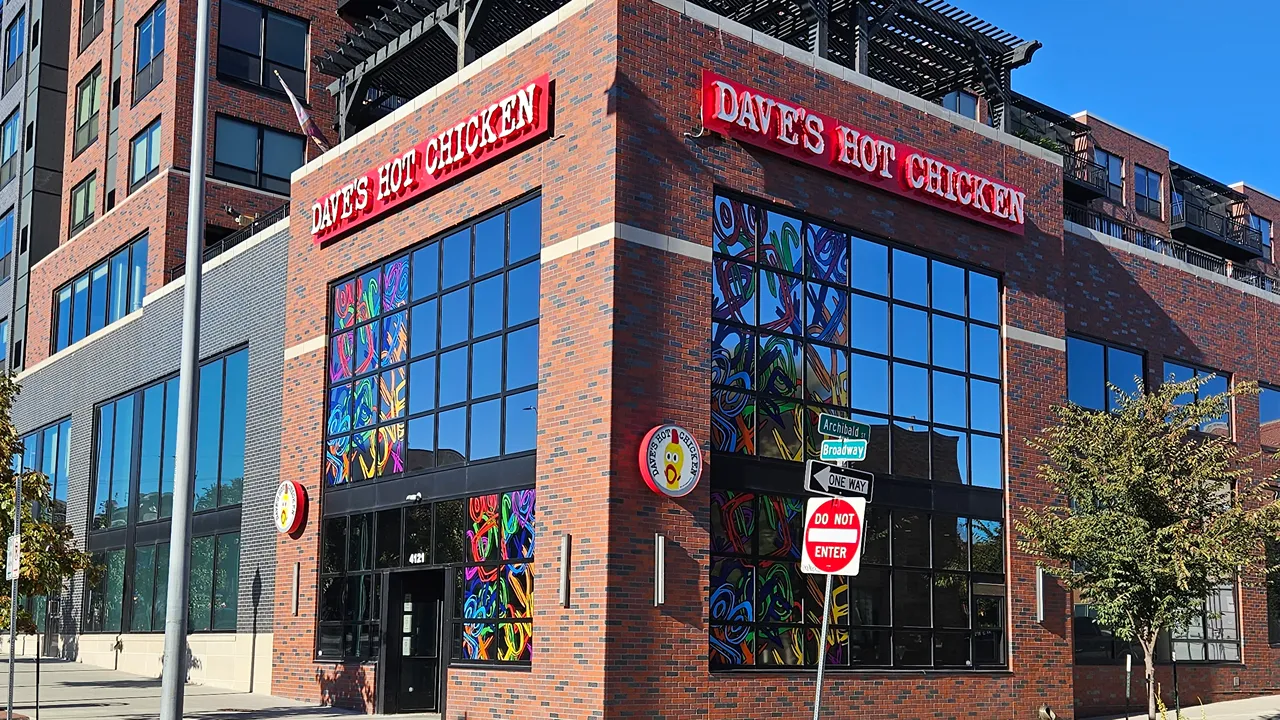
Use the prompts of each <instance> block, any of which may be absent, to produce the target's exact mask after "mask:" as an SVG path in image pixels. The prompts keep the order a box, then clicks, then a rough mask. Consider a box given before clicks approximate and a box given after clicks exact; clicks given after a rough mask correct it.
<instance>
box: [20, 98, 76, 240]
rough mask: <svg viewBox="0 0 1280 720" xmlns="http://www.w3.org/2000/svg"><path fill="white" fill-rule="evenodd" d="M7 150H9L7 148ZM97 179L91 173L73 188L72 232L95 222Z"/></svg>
mask: <svg viewBox="0 0 1280 720" xmlns="http://www.w3.org/2000/svg"><path fill="white" fill-rule="evenodd" d="M8 127H9V123H8V121H6V122H5V130H4V138H5V140H4V145H5V147H6V148H7V147H8V137H9V130H8ZM13 142H14V148H15V150H14V152H17V149H16V148H17V142H18V141H17V124H16V120H15V124H14V141H13ZM6 152H7V150H6ZM96 193H97V179H96V176H95V175H93V174H92V173H90V175H89V177H87V178H85V179H84V180H83V181H81V182H80V184H78V185H76V186H75V187H73V188H71V232H72V233H73V234H74V233H76V232H79V231H80V230H83V229H85V228H86V227H88V226H89V224H90V223H92V222H93V209H94V203H95V202H97V198H96Z"/></svg>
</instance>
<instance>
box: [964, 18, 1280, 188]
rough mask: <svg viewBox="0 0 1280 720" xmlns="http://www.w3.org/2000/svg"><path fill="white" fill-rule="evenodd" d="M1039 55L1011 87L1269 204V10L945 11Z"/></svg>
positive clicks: (1273, 97) (1279, 103)
mask: <svg viewBox="0 0 1280 720" xmlns="http://www.w3.org/2000/svg"><path fill="white" fill-rule="evenodd" d="M951 3H952V4H953V5H956V6H957V7H959V8H961V9H963V10H966V11H968V12H970V13H972V14H974V15H977V16H978V17H980V18H982V19H984V20H987V21H988V22H991V23H994V24H996V25H998V26H1000V27H1001V28H1003V29H1005V30H1008V31H1009V32H1011V33H1014V34H1015V35H1018V36H1020V37H1022V38H1024V39H1027V40H1039V41H1040V42H1041V43H1043V44H1044V47H1042V48H1040V50H1038V51H1037V52H1036V54H1035V57H1034V58H1033V59H1032V61H1031V64H1030V65H1028V66H1026V67H1023V68H1021V69H1018V70H1015V71H1014V72H1013V87H1014V89H1016V90H1018V91H1019V92H1022V93H1023V94H1025V95H1029V96H1031V97H1034V98H1035V99H1037V100H1039V101H1040V102H1043V103H1045V104H1047V105H1050V106H1052V107H1055V108H1057V109H1059V110H1063V111H1065V112H1067V113H1070V114H1074V113H1076V112H1078V111H1080V110H1089V111H1090V112H1093V113H1096V114H1097V115H1098V116H1099V117H1103V118H1106V119H1107V120H1108V121H1110V122H1113V123H1116V124H1118V125H1120V126H1121V127H1124V128H1125V129H1127V130H1131V131H1133V132H1135V133H1137V134H1139V135H1142V136H1144V137H1147V138H1150V139H1151V140H1154V141H1156V142H1158V143H1160V144H1161V145H1164V146H1166V147H1168V148H1169V153H1170V156H1171V157H1172V158H1173V159H1174V160H1175V161H1177V162H1179V163H1181V164H1183V165H1186V166H1188V167H1191V168H1194V169H1195V170H1198V171H1199V172H1202V173H1204V174H1206V175H1208V176H1209V177H1212V178H1214V179H1216V180H1221V181H1223V182H1226V183H1234V182H1237V181H1239V180H1244V181H1245V182H1247V183H1249V184H1250V185H1253V186H1255V187H1258V188H1260V189H1262V190H1265V191H1267V192H1268V193H1270V194H1272V195H1275V196H1277V197H1280V141H1278V140H1277V134H1278V133H1277V130H1278V129H1280V53H1278V52H1277V50H1276V47H1277V45H1276V43H1277V39H1278V38H1277V32H1278V31H1280V2H1274V0H1234V2H1233V1H1230V0H1197V1H1195V2H1191V1H1189V0H1163V1H1157V0H1070V1H1069V2H1066V3H1053V2H1036V1H1031V2H1028V1H1026V0H951Z"/></svg>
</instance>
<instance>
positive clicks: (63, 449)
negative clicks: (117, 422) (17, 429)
mask: <svg viewBox="0 0 1280 720" xmlns="http://www.w3.org/2000/svg"><path fill="white" fill-rule="evenodd" d="M3 322H4V323H6V325H7V323H8V322H9V320H8V318H6V319H5V320H4V321H3ZM4 339H5V341H6V344H7V340H8V335H7V332H6V335H5V338H4ZM50 431H56V432H55V433H54V434H55V435H56V442H57V446H56V449H55V450H54V456H53V460H52V463H50V460H49V457H48V454H47V453H48V450H49V444H48V443H47V442H46V440H47V437H48V434H49V432H50ZM70 435H71V416H70V415H67V416H66V417H63V418H59V419H58V420H54V421H53V422H51V423H46V424H44V425H41V426H40V427H38V428H36V429H34V430H31V431H30V432H26V433H23V434H22V436H21V437H20V438H19V440H20V441H21V442H22V453H21V454H15V455H14V458H13V470H14V471H15V472H18V471H25V472H42V473H44V475H45V477H47V478H48V479H49V485H50V488H49V494H50V496H51V497H52V498H53V501H54V503H55V505H56V506H55V507H54V508H53V510H52V512H51V513H49V517H50V518H51V519H52V521H53V522H54V523H56V524H64V523H65V522H66V519H67V495H68V492H67V490H68V488H67V483H68V481H69V479H70V469H69V468H70V457H71V455H70ZM28 461H29V462H28ZM50 469H52V470H53V472H49V471H50ZM59 480H61V483H59ZM59 501H60V505H58V503H59Z"/></svg>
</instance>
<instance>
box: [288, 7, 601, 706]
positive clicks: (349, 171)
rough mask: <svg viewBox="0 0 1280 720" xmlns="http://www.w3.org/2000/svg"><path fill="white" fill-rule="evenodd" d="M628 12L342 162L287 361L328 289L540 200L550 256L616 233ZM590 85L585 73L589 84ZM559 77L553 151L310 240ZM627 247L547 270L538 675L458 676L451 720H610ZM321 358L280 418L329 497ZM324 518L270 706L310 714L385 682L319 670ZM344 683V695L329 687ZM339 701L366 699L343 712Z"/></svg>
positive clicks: (293, 380) (313, 525) (308, 264)
mask: <svg viewBox="0 0 1280 720" xmlns="http://www.w3.org/2000/svg"><path fill="white" fill-rule="evenodd" d="M616 12H617V11H616V8H615V7H614V6H613V5H612V4H611V3H609V2H597V3H595V4H594V5H592V6H590V7H589V8H588V9H587V10H586V11H585V12H584V13H582V14H581V15H580V16H577V17H574V18H572V19H570V20H566V21H565V22H563V23H561V24H560V25H559V26H558V27H557V28H556V29H555V30H553V31H552V32H550V33H548V34H546V35H544V36H542V37H540V38H539V39H538V41H537V42H536V43H534V44H533V45H530V46H527V47H525V48H523V49H521V50H519V51H517V52H516V53H514V54H513V55H511V56H509V57H508V58H506V59H505V60H503V61H501V62H499V63H498V64H496V65H494V66H492V67H487V68H485V69H484V70H483V71H482V72H480V73H478V74H477V75H476V76H475V77H473V78H471V79H470V80H469V81H467V82H465V83H463V84H461V85H459V86H458V87H456V88H454V89H453V90H451V91H449V92H447V93H445V94H444V95H443V96H442V97H440V98H439V99H437V100H436V101H435V102H433V103H431V104H430V105H429V106H427V107H425V108H422V109H421V110H419V111H417V112H416V113H415V114H413V115H412V116H411V117H410V118H408V119H406V120H404V121H402V122H400V123H398V124H397V125H395V126H393V127H391V128H390V129H388V130H387V131H385V132H383V133H381V134H380V135H378V136H377V137H376V138H374V139H372V140H369V141H367V142H365V143H363V144H361V145H359V146H356V147H355V148H353V149H350V150H348V151H346V152H344V153H343V154H341V155H339V156H336V157H335V158H334V159H332V160H331V161H329V162H328V163H327V164H325V165H323V166H322V167H320V168H319V169H318V170H316V171H314V172H312V173H310V174H309V175H307V176H305V177H304V178H302V179H300V180H299V181H298V182H296V183H294V186H293V217H292V219H291V227H292V231H293V239H292V241H291V251H290V255H291V257H290V263H289V276H288V280H287V281H288V283H289V288H290V292H289V295H288V298H289V299H288V306H287V308H286V314H287V318H288V321H287V326H286V327H285V329H284V341H285V346H286V347H291V346H294V345H296V344H298V343H301V342H303V341H307V340H310V339H312V338H318V337H323V336H324V333H325V321H326V312H327V287H328V282H329V281H330V280H332V279H335V278H337V277H340V276H343V275H346V274H347V273H349V272H351V271H353V270H355V269H356V268H359V267H361V266H363V265H365V264H368V263H371V262H373V261H376V260H377V259H379V258H382V257H385V256H387V255H389V254H391V253H393V252H396V251H397V250H399V249H401V248H404V247H407V246H409V245H412V244H415V243H417V242H420V241H422V240H424V239H426V238H428V237H430V236H432V235H434V234H436V233H439V232H441V231H443V230H445V229H447V228H449V227H451V226H453V225H456V224H458V223H460V222H462V221H464V220H466V219H467V218H470V217H473V216H475V215H477V214H479V213H481V212H484V211H485V210H487V209H489V208H492V207H494V206H497V205H499V204H502V203H504V202H506V201H509V200H512V199H514V198H516V197H518V196H520V195H522V194H524V193H527V192H529V191H530V190H534V189H538V188H540V189H541V193H542V232H543V244H544V246H547V245H553V244H555V243H557V242H559V241H561V240H565V239H568V238H572V237H575V236H577V235H579V234H581V233H583V232H584V231H586V230H589V229H591V228H593V227H596V226H599V225H602V224H606V223H608V222H610V221H611V220H612V219H613V204H614V188H613V186H612V178H613V176H614V164H615V156H614V154H613V151H614V146H615V142H614V123H615V117H614V114H613V112H612V111H611V102H612V100H613V96H612V94H611V93H612V86H613V77H612V73H611V72H610V71H609V70H608V69H609V68H610V67H612V65H613V63H614V61H615V57H616V40H615V37H614V31H615V28H616V24H617V23H616ZM587 68H591V69H592V70H591V71H590V72H587V71H586V69H587ZM544 72H550V73H551V77H552V81H553V82H554V93H555V97H554V105H555V118H554V132H555V136H554V138H552V139H548V140H545V141H543V142H542V143H540V144H538V145H536V146H534V147H532V148H530V149H527V150H525V151H523V152H521V153H519V154H518V155H516V156H514V157H512V158H509V159H507V160H506V161H504V162H502V163H500V164H499V165H497V166H494V167H489V168H486V169H483V170H480V171H478V172H476V173H475V174H474V175H472V176H470V177H469V178H467V179H466V180H464V181H462V182H460V183H458V184H454V185H452V186H450V187H447V188H446V189H444V190H442V191H440V192H437V193H435V194H433V195H431V196H430V197H428V198H426V199H425V200H423V201H421V202H418V203H416V204H414V205H412V206H411V207H408V208H404V209H401V210H400V211H399V212H397V213H395V214H393V215H391V216H389V217H387V218H385V219H384V220H382V221H381V222H378V223H376V224H374V225H372V226H370V227H368V228H366V229H364V230H362V231H360V232H358V233H355V234H353V235H351V236H348V237H346V238H342V239H339V240H337V241H335V242H332V243H330V244H329V245H327V246H325V247H323V248H317V247H315V246H314V245H313V244H312V242H311V239H310V218H311V213H310V208H311V202H312V200H313V199H314V198H316V197H318V196H320V195H323V194H326V193H328V192H330V191H332V190H333V189H335V188H337V187H339V186H340V185H342V184H343V183H344V182H346V181H347V180H348V179H349V178H351V177H354V176H355V175H357V174H361V173H364V172H366V171H368V170H369V169H371V168H373V167H375V166H376V165H377V164H380V163H381V162H383V161H384V160H385V159H386V158H388V157H389V156H391V155H392V154H393V153H395V152H397V151H401V150H403V149H404V148H406V147H409V146H411V145H413V144H415V143H417V142H420V141H421V139H422V138H423V137H425V136H427V135H428V134H429V133H431V132H433V131H438V130H439V129H441V128H443V127H445V126H446V125H451V124H453V123H455V122H457V121H459V120H461V119H465V118H466V117H467V116H468V115H470V114H471V113H472V112H474V111H476V110H478V109H482V108H484V107H486V106H487V105H488V104H489V103H491V102H492V101H493V100H495V99H496V98H498V97H500V96H502V95H503V94H505V93H506V92H508V91H509V90H510V89H511V88H513V87H515V86H516V84H517V83H519V82H520V81H521V80H522V79H525V80H528V79H532V78H534V77H536V76H538V75H540V74H542V73H544ZM614 251H615V248H614V245H613V244H611V243H603V244H599V245H596V246H594V247H592V248H590V249H587V250H583V251H581V252H577V253H574V254H571V255H567V256H565V257H562V258H560V259H558V260H556V261H554V262H547V263H544V264H543V266H542V292H543V298H542V307H541V328H542V330H541V333H540V335H541V338H542V347H541V365H542V377H541V382H540V388H539V391H540V395H539V401H538V408H539V412H538V419H539V425H540V428H539V448H540V450H539V453H538V463H537V470H536V472H537V489H538V508H537V530H536V532H537V548H538V549H537V551H536V553H535V555H536V561H535V566H534V575H535V577H539V578H543V579H541V580H538V587H539V588H542V589H541V590H539V597H540V598H542V599H541V600H540V601H539V602H537V603H536V604H535V608H536V611H535V613H536V614H535V619H534V655H533V657H534V660H533V667H532V671H531V672H518V671H503V670H495V671H478V670H462V669H455V670H453V671H451V672H450V675H449V683H448V703H449V715H448V717H450V718H458V717H463V716H464V715H465V716H467V717H471V718H477V717H483V718H488V717H522V718H524V717H547V718H550V717H560V718H575V719H577V718H588V717H601V716H603V714H604V713H605V701H604V696H603V686H604V682H605V637H606V632H607V629H606V627H605V620H606V613H607V610H606V595H605V588H606V583H607V582H608V580H609V577H608V575H607V571H608V567H609V566H608V557H609V556H608V553H609V552H610V548H609V542H610V538H609V536H608V532H607V530H606V528H607V526H608V518H609V516H610V514H611V513H612V512H614V509H613V507H612V506H611V504H610V503H609V502H608V500H607V498H608V497H609V486H610V483H611V482H612V478H611V473H610V468H609V462H608V458H609V453H610V449H611V433H610V427H611V424H610V412H611V411H610V402H611V400H610V393H611V389H610V388H611V379H610V369H611V365H612V361H613V353H614V349H613V347H612V339H613V331H612V326H613V322H614V321H613V311H612V307H613V303H614V298H613V295H614V292H615V284H614V280H615V261H614ZM324 359H325V351H324V350H317V351H314V352H309V353H306V354H303V355H300V356H298V357H296V358H295V359H292V360H289V361H287V362H286V366H285V371H284V406H285V414H286V416H287V417H290V418H293V419H295V422H292V423H290V426H289V427H288V428H286V430H285V432H284V435H283V437H282V438H281V461H282V464H281V473H282V475H283V476H284V477H292V478H295V479H297V480H298V481H300V482H302V483H303V484H304V485H305V486H306V488H307V491H308V493H309V494H310V496H311V497H312V498H313V499H314V500H317V501H318V502H317V508H318V506H319V505H321V504H323V500H322V496H321V490H320V486H319V484H320V469H321V428H322V426H323V415H324V411H323V407H322V405H323V397H322V388H323V383H324ZM319 517H320V511H319V509H316V510H314V511H313V512H312V513H311V517H310V518H309V520H308V522H307V524H306V526H305V528H304V529H303V530H302V531H301V533H300V534H299V535H298V536H297V537H281V538H280V541H279V544H278V546H277V550H278V555H277V558H278V566H277V577H280V578H285V577H292V575H291V573H292V567H293V563H294V562H300V563H302V593H301V598H300V608H302V613H301V614H300V616H299V617H293V616H292V615H291V614H290V612H289V608H290V597H289V594H288V593H289V591H290V588H289V587H288V583H286V582H281V583H278V585H277V597H276V608H277V609H276V626H275V654H274V664H273V673H274V678H273V684H272V692H273V693H275V694H277V695H283V696H287V697H294V698H298V699H301V700H307V701H312V702H316V701H325V702H337V703H339V704H348V705H350V704H355V705H364V706H365V707H366V708H367V707H369V706H370V705H371V702H372V695H371V694H369V693H368V689H369V688H372V686H373V683H372V680H373V677H374V666H372V665H368V666H363V667H362V666H357V665H349V666H335V665H332V664H321V663H316V662H314V661H313V658H314V652H315V625H314V622H315V612H316V563H317V557H316V556H317V552H318V549H319V540H318V528H319V522H318V520H317V519H318V518H319ZM566 532H567V533H572V535H573V586H572V587H573V589H572V608H571V609H568V610H566V609H563V608H560V607H558V606H556V605H555V604H554V601H553V600H552V598H553V597H554V595H553V593H554V587H555V581H554V578H555V577H556V575H557V573H558V560H557V555H558V554H559V553H558V546H559V535H560V534H561V533H566ZM334 676H337V677H338V680H337V681H334V680H333V679H332V678H333V677H334ZM335 687H341V688H345V689H347V690H351V689H356V690H360V691H361V692H363V693H364V694H363V695H358V694H352V693H351V692H347V693H346V694H345V695H341V696H340V695H338V693H337V692H336V691H335V690H334V688H335Z"/></svg>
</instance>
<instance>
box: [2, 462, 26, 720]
mask: <svg viewBox="0 0 1280 720" xmlns="http://www.w3.org/2000/svg"><path fill="white" fill-rule="evenodd" d="M14 480H15V481H16V483H15V484H14V487H13V536H14V537H16V538H20V537H22V536H21V533H22V474H21V473H19V474H18V475H17V476H16V477H15V478H14ZM19 542H21V541H19ZM8 551H9V552H13V543H9V547H8ZM12 562H13V559H12V558H9V557H6V558H5V564H6V565H8V564H10V563H12ZM17 637H18V573H16V572H15V573H14V574H13V579H12V580H10V581H9V704H8V705H7V706H6V707H5V711H4V717H5V720H13V666H14V661H15V658H14V647H13V646H14V644H15V642H16V641H17Z"/></svg>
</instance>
